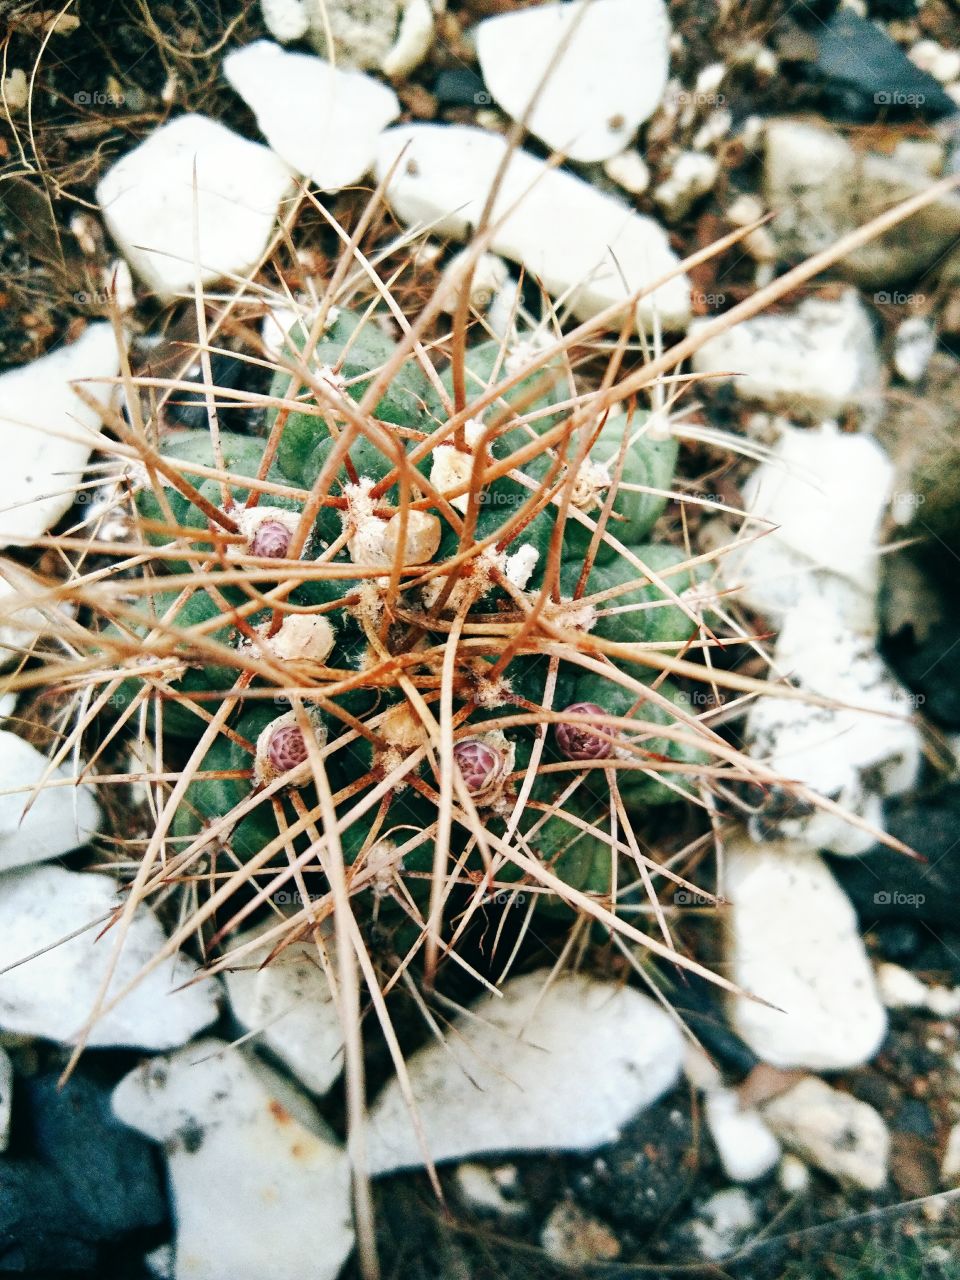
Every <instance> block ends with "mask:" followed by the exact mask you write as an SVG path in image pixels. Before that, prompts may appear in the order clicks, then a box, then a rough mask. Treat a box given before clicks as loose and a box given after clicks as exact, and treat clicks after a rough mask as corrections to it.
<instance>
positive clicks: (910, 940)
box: [873, 920, 923, 964]
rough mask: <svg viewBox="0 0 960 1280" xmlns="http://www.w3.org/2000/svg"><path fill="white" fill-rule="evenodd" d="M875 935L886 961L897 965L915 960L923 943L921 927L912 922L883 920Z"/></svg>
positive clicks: (878, 925)
mask: <svg viewBox="0 0 960 1280" xmlns="http://www.w3.org/2000/svg"><path fill="white" fill-rule="evenodd" d="M873 933H874V935H875V936H876V939H877V946H878V948H879V950H880V954H881V955H882V956H883V958H884V960H892V961H893V962H894V963H896V964H903V963H904V961H906V960H913V959H915V958H916V955H917V952H918V951H919V950H920V948H921V946H922V943H923V938H922V935H921V931H920V927H919V926H918V925H917V924H915V923H913V922H912V921H910V920H882V921H881V922H880V923H879V924H877V926H876V928H875V929H874V930H873Z"/></svg>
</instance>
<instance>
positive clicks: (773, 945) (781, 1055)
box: [723, 836, 887, 1071]
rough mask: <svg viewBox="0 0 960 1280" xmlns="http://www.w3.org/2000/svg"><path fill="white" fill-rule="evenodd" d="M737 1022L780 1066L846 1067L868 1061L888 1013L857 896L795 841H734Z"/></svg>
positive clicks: (732, 952) (731, 884) (728, 875)
mask: <svg viewBox="0 0 960 1280" xmlns="http://www.w3.org/2000/svg"><path fill="white" fill-rule="evenodd" d="M723 891H724V894H725V896H726V897H727V899H728V901H729V904H730V905H729V906H728V908H727V911H726V914H725V917H724V919H725V922H726V925H727V929H728V946H729V959H730V972H729V974H728V976H729V977H730V978H731V979H732V980H733V981H734V982H736V983H737V985H738V986H740V987H741V988H742V989H743V990H744V991H745V992H750V993H752V994H753V995H756V996H759V997H760V998H761V999H763V1000H766V1001H768V1002H769V1005H773V1006H775V1007H774V1008H770V1007H769V1006H768V1005H764V1004H761V1003H760V1002H759V1001H758V1000H751V999H749V998H748V997H747V996H746V995H743V996H732V997H731V998H730V1017H731V1022H732V1024H733V1026H734V1028H735V1030H736V1031H737V1033H738V1034H739V1035H741V1036H742V1037H743V1038H744V1040H746V1042H747V1044H748V1045H749V1046H750V1048H751V1049H753V1051H754V1053H756V1054H757V1056H758V1057H760V1058H762V1059H763V1060H764V1061H765V1062H770V1063H772V1064H773V1065H774V1066H777V1067H809V1068H812V1069H814V1070H825V1071H838V1070H843V1069H844V1068H847V1067H855V1066H860V1065H861V1064H862V1063H864V1062H868V1061H869V1060H870V1058H872V1057H873V1055H874V1054H875V1053H876V1051H877V1049H879V1047H880V1044H881V1042H882V1040H883V1037H884V1034H885V1032H886V1028H887V1016H886V1012H885V1010H884V1008H883V1005H882V1003H881V1001H880V998H879V996H878V994H877V989H876V984H875V982H874V978H873V972H872V970H871V968H870V961H869V960H868V958H867V954H866V950H865V948H864V945H863V941H862V940H861V937H860V932H859V929H858V926H857V919H856V915H855V914H854V910H853V907H852V906H851V905H850V902H849V900H848V898H847V896H846V894H845V893H844V892H843V890H842V889H841V888H840V886H839V885H838V884H837V882H836V880H834V878H833V876H832V875H831V874H830V871H829V870H828V868H827V866H826V864H825V863H824V862H823V859H822V858H820V856H819V855H818V854H816V853H810V852H809V851H808V850H807V849H806V848H804V847H803V846H800V845H796V844H791V843H789V842H786V841H784V842H781V843H774V842H771V843H769V844H765V845H762V846H758V845H754V844H752V843H751V842H750V841H749V840H748V839H746V838H744V837H743V836H736V837H734V838H733V839H732V840H731V841H730V842H729V843H728V845H727V848H726V864H725V880H724V888H723Z"/></svg>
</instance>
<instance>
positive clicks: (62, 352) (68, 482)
mask: <svg viewBox="0 0 960 1280" xmlns="http://www.w3.org/2000/svg"><path fill="white" fill-rule="evenodd" d="M119 368H120V357H119V355H118V354H117V344H116V339H115V338H114V335H113V329H112V327H111V326H110V325H109V324H91V325H88V326H87V328H86V329H85V330H84V332H83V334H82V335H81V336H80V337H79V338H78V339H77V341H76V342H74V343H72V344H71V345H70V346H63V347H58V348H56V349H55V350H54V351H51V352H49V353H48V354H47V355H45V356H41V357H40V359H39V360H33V361H31V363H30V364H25V365H21V366H20V367H19V368H16V369H11V370H9V372H7V373H4V374H2V375H0V432H2V433H3V467H2V469H0V546H9V545H10V543H11V542H13V541H15V540H16V541H18V542H21V541H22V542H26V543H30V542H32V541H33V539H34V538H37V537H39V536H40V534H42V533H45V532H46V530H47V529H49V528H50V527H51V525H54V524H56V522H57V521H58V520H59V519H60V517H61V516H62V515H63V514H64V512H66V511H67V510H68V509H69V508H70V506H71V505H72V504H73V500H74V497H75V487H76V485H77V484H79V482H80V480H81V479H82V478H83V471H84V468H85V467H86V465H87V460H88V458H89V457H90V453H91V450H92V449H93V447H94V445H95V443H96V441H97V438H98V433H99V430H100V414H99V413H98V412H97V409H96V408H95V407H93V408H90V407H88V406H87V405H86V404H85V403H84V402H83V401H82V400H81V399H80V398H79V396H78V395H77V394H76V392H75V391H74V389H73V387H72V386H71V383H73V382H76V383H77V384H78V385H82V386H83V389H84V391H85V392H86V393H87V394H88V395H90V396H92V397H93V399H94V402H95V403H96V402H99V403H100V404H102V405H105V404H107V403H109V401H110V399H111V398H112V395H113V389H112V388H111V387H107V386H104V385H103V384H102V383H99V382H97V381H96V380H97V379H99V378H113V377H115V376H116V374H117V372H118V370H119Z"/></svg>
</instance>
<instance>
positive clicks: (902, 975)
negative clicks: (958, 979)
mask: <svg viewBox="0 0 960 1280" xmlns="http://www.w3.org/2000/svg"><path fill="white" fill-rule="evenodd" d="M877 988H878V990H879V992H880V997H881V999H882V1000H883V1003H884V1004H885V1005H886V1006H887V1008H888V1009H926V1010H928V1011H929V1012H930V1013H932V1014H934V1015H936V1017H938V1018H955V1017H956V1016H957V1014H960V987H953V988H950V987H928V986H927V984H926V983H925V982H921V981H920V979H919V978H918V977H917V976H916V974H914V973H911V972H910V970H909V969H903V968H901V967H900V965H898V964H881V965H880V966H879V967H878V968H877Z"/></svg>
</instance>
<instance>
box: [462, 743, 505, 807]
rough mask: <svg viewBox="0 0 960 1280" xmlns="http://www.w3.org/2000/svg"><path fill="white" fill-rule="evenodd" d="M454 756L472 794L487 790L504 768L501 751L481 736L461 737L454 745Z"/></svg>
mask: <svg viewBox="0 0 960 1280" xmlns="http://www.w3.org/2000/svg"><path fill="white" fill-rule="evenodd" d="M453 758H454V760H456V762H457V764H458V765H459V766H460V772H461V774H463V780H464V782H465V783H466V784H467V790H468V791H469V792H470V793H471V795H479V794H480V793H481V792H483V791H486V790H487V789H488V788H489V787H490V786H491V785H492V784H493V783H494V782H496V780H497V778H498V777H499V775H500V771H501V769H502V768H503V758H502V756H501V755H500V753H499V752H498V751H495V750H494V749H493V747H491V746H489V745H488V744H487V743H486V742H482V741H481V740H480V739H479V738H461V739H460V741H459V742H457V743H455V745H454V748H453Z"/></svg>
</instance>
